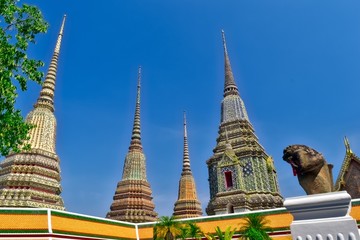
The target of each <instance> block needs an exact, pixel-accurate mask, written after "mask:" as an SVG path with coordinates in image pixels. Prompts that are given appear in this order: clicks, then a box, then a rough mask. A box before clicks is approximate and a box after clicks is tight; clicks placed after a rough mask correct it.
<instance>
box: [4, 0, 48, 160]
mask: <svg viewBox="0 0 360 240" xmlns="http://www.w3.org/2000/svg"><path fill="white" fill-rule="evenodd" d="M17 3H18V1H17V0H1V1H0V155H7V154H8V153H9V152H10V151H15V152H18V151H20V150H22V149H24V148H25V149H28V148H29V146H28V145H24V144H23V142H24V140H26V139H27V138H28V132H29V130H30V129H31V126H30V125H29V124H27V123H25V122H24V119H23V118H22V116H21V113H20V111H19V110H17V109H16V108H15V106H14V104H15V100H16V97H17V96H18V88H19V89H20V90H21V91H25V90H26V89H27V83H28V81H30V80H32V81H35V82H37V83H41V79H42V77H43V73H42V72H40V71H39V70H38V68H39V67H41V66H43V65H44V64H43V62H41V61H38V60H34V59H30V58H28V56H27V54H26V51H27V49H28V46H29V44H30V43H35V36H36V35H37V34H39V33H44V32H46V30H47V27H48V24H47V23H46V22H45V20H44V19H43V16H42V14H41V12H40V10H39V9H38V8H37V7H35V6H30V5H26V4H22V5H21V6H18V5H17ZM20 146H21V147H20Z"/></svg>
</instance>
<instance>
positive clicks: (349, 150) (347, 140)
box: [344, 136, 353, 153]
mask: <svg viewBox="0 0 360 240" xmlns="http://www.w3.org/2000/svg"><path fill="white" fill-rule="evenodd" d="M344 144H345V149H346V153H353V151H352V150H351V148H350V143H349V139H348V138H347V137H346V136H345V137H344Z"/></svg>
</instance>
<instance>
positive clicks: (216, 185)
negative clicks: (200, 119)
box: [206, 31, 283, 215]
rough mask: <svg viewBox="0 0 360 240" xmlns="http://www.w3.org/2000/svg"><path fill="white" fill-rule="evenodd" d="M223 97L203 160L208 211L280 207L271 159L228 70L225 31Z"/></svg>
mask: <svg viewBox="0 0 360 240" xmlns="http://www.w3.org/2000/svg"><path fill="white" fill-rule="evenodd" d="M222 38H223V47H224V58H225V86H224V98H223V100H222V103H221V122H220V127H219V131H218V133H219V136H218V138H217V140H216V141H217V144H216V147H215V148H214V150H213V153H214V154H213V155H212V156H211V157H210V159H208V160H207V162H206V163H207V165H208V171H209V185H210V201H209V204H208V206H207V208H206V212H207V214H208V215H214V214H223V213H234V212H241V211H249V210H257V209H269V208H276V207H281V206H282V203H283V198H282V196H281V195H280V192H279V186H278V180H277V174H276V170H275V167H274V164H273V159H272V158H271V157H270V156H269V155H268V154H267V153H266V152H265V150H264V148H263V147H262V146H261V145H260V143H259V141H258V138H257V136H256V135H255V133H254V128H253V126H252V125H251V123H250V120H249V117H248V114H247V111H246V108H245V105H244V102H243V100H242V99H241V97H240V94H239V90H238V88H237V85H236V83H235V80H234V76H233V73H232V70H231V65H230V59H229V55H228V52H227V47H226V41H225V34H224V31H222Z"/></svg>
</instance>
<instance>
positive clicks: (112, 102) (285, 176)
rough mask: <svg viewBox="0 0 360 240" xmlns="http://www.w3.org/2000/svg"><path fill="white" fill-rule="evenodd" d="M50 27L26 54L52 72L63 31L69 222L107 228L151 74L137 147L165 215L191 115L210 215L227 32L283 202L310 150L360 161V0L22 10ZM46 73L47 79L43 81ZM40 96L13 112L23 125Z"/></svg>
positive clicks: (62, 128) (61, 136)
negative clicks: (348, 151)
mask: <svg viewBox="0 0 360 240" xmlns="http://www.w3.org/2000/svg"><path fill="white" fill-rule="evenodd" d="M27 2H28V3H32V4H36V5H37V6H39V8H40V9H41V11H42V12H43V14H44V16H45V18H46V19H47V21H48V22H49V24H50V28H49V30H48V33H47V34H45V35H41V36H39V38H38V40H37V44H36V45H35V46H32V47H31V49H30V51H29V56H31V57H34V58H38V59H42V60H43V61H45V63H46V66H48V63H49V62H50V58H51V55H52V51H53V49H54V46H55V41H56V38H57V33H58V31H59V27H60V23H61V20H62V16H63V14H64V13H66V14H67V16H68V17H67V23H66V26H65V33H64V38H63V44H62V49H61V54H60V62H59V67H58V77H57V86H56V95H55V107H56V109H55V114H56V117H57V120H58V127H57V153H58V155H59V157H60V159H61V169H62V174H61V175H62V181H61V184H62V187H63V192H62V196H63V199H64V201H65V206H66V208H67V210H68V211H72V212H77V213H83V214H89V215H95V216H100V217H104V216H105V215H106V213H107V212H108V211H109V207H110V204H111V202H112V197H113V195H114V192H115V188H116V184H117V182H118V181H119V180H120V179H121V175H122V167H123V164H124V159H125V155H126V153H127V150H128V146H129V143H130V136H131V128H132V122H133V115H134V110H135V95H136V80H137V76H136V75H137V68H138V66H139V65H141V66H142V72H143V77H142V96H141V100H142V109H141V124H142V140H143V146H144V152H145V154H146V157H147V174H148V181H149V182H150V184H151V187H152V190H153V197H154V202H155V205H156V211H157V212H158V213H159V215H171V214H172V210H173V206H174V202H175V201H176V199H177V191H178V180H179V178H180V172H181V164H182V152H183V142H182V141H183V133H182V114H183V111H184V110H185V111H186V112H187V120H188V141H189V151H190V160H191V166H192V171H193V174H194V177H195V179H196V184H197V190H198V195H199V198H200V200H201V202H202V205H203V208H205V207H206V205H207V203H208V201H209V186H208V180H207V179H208V173H207V166H206V163H205V162H206V160H207V159H208V158H209V157H210V156H211V155H212V149H213V148H214V147H215V144H216V137H217V131H218V126H219V123H220V102H221V100H222V93H223V81H224V60H223V49H222V42H221V29H224V31H225V33H226V38H227V46H228V51H229V55H230V60H231V64H232V69H233V72H234V76H235V79H236V82H237V84H238V88H239V91H240V94H241V97H242V98H243V100H244V102H245V105H246V108H247V111H248V114H249V118H250V121H251V123H252V124H253V126H254V128H255V131H256V134H257V136H258V137H259V140H260V143H261V144H262V145H263V146H264V147H265V149H266V151H267V153H268V154H269V155H272V156H273V158H274V160H275V166H276V168H277V171H278V178H279V183H280V190H281V193H282V195H283V196H284V197H292V196H299V195H303V194H304V191H303V190H302V189H301V187H300V186H299V185H298V183H297V179H296V178H295V177H293V176H292V171H291V168H290V166H289V165H288V164H287V163H285V162H284V161H283V160H282V151H283V149H284V148H285V147H286V146H287V145H290V144H296V143H299V144H306V145H309V146H311V147H313V148H315V149H316V150H318V151H319V152H321V153H323V155H324V156H325V157H326V159H327V160H328V162H329V163H333V164H334V165H335V167H334V177H335V179H336V177H337V175H338V172H339V168H340V166H341V163H342V160H343V158H344V154H345V148H344V145H343V137H344V136H345V135H346V136H347V137H348V138H349V140H350V144H351V146H352V149H353V151H354V152H355V153H357V154H359V155H360V128H359V118H360V109H359V107H358V104H359V102H360V94H359V89H360V81H359V80H360V15H359V12H360V2H359V1H355V0H348V1H336V0H327V1H313V0H303V1H288V0H275V1H268V0H251V1H250V0H242V1H239V0H226V1H214V0H197V1H190V0H181V1H180V0H172V1H169V0H121V1H119V0H108V1H100V2H99V1H70V0H61V1H59V0H52V1H35V0H31V1H27ZM45 70H46V68H44V71H45ZM39 90H40V87H39V86H36V85H35V84H30V86H29V91H27V92H24V93H21V94H20V97H19V99H18V101H17V106H18V107H19V108H20V109H21V110H22V111H23V114H24V115H26V114H27V113H28V112H29V111H30V110H31V109H32V105H33V104H34V103H35V101H36V98H37V96H38V94H39Z"/></svg>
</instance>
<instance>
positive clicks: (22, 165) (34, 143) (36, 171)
mask: <svg viewBox="0 0 360 240" xmlns="http://www.w3.org/2000/svg"><path fill="white" fill-rule="evenodd" d="M65 19H66V16H64V18H63V21H62V24H61V28H60V32H59V36H58V39H57V42H56V46H55V50H54V54H53V56H52V59H51V63H50V66H49V70H48V72H47V75H46V78H45V81H44V83H43V86H42V89H41V92H40V96H39V98H38V100H37V102H36V103H35V105H34V109H33V110H32V111H31V112H30V113H29V114H28V115H27V117H26V120H25V121H26V122H27V123H30V124H32V125H34V126H35V127H34V128H32V129H31V130H30V132H29V136H30V139H29V140H28V142H27V143H29V144H30V145H31V150H29V151H23V152H20V153H11V154H10V155H8V156H7V157H6V158H5V160H4V161H3V162H1V164H0V207H36V208H52V209H59V210H64V203H63V200H62V198H61V197H60V193H61V186H60V159H59V157H58V156H57V154H56V150H55V146H56V144H55V141H56V118H55V115H54V94H55V81H56V72H57V64H58V58H59V54H60V46H61V40H62V36H63V31H64V25H65Z"/></svg>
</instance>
